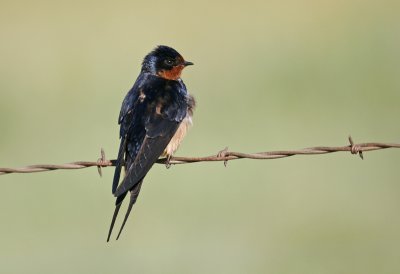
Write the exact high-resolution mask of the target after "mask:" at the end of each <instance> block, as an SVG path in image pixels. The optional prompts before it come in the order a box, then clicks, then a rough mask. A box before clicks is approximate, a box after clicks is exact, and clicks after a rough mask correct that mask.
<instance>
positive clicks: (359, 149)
mask: <svg viewBox="0 0 400 274" xmlns="http://www.w3.org/2000/svg"><path fill="white" fill-rule="evenodd" d="M349 142H350V145H347V146H339V147H335V146H316V147H309V148H304V149H299V150H278V151H267V152H257V153H242V152H234V151H228V148H225V149H224V150H222V151H220V152H219V153H218V154H216V155H210V156H205V157H172V158H171V160H170V161H169V162H168V161H167V159H166V158H162V159H159V160H157V163H158V164H166V165H167V166H169V165H177V164H189V163H198V162H216V161H222V162H224V164H225V166H226V164H227V162H228V161H230V160H237V159H254V160H266V159H279V158H285V157H290V156H294V155H317V154H327V153H333V152H340V151H346V152H351V153H352V154H358V155H359V156H360V157H361V158H362V159H363V157H364V156H363V152H366V151H372V150H380V149H387V148H400V144H397V143H372V142H371V143H360V144H355V143H354V142H353V139H352V138H351V137H349ZM115 162H116V160H107V159H106V157H105V153H104V150H103V149H101V158H99V159H98V160H97V161H96V162H90V161H78V162H72V163H66V164H58V165H57V164H43V165H30V166H25V167H20V168H0V175H4V174H11V173H34V172H44V171H51V170H58V169H82V168H87V167H93V166H96V167H97V168H98V172H99V174H100V176H101V175H102V173H101V168H102V167H108V166H115Z"/></svg>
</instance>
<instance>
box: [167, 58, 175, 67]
mask: <svg viewBox="0 0 400 274" xmlns="http://www.w3.org/2000/svg"><path fill="white" fill-rule="evenodd" d="M165 64H167V65H168V66H172V65H173V64H174V60H172V59H167V60H165Z"/></svg>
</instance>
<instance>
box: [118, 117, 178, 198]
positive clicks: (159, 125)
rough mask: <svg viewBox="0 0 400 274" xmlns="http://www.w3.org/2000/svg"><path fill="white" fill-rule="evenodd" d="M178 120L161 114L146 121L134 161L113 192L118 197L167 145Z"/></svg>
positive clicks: (143, 173) (151, 164)
mask: <svg viewBox="0 0 400 274" xmlns="http://www.w3.org/2000/svg"><path fill="white" fill-rule="evenodd" d="M179 123H180V122H178V121H175V120H170V119H168V118H164V117H162V116H161V115H158V116H157V117H154V118H153V119H149V120H148V122H147V123H146V136H145V137H144V140H143V142H142V144H141V146H140V149H139V152H138V153H137V155H136V158H135V161H134V162H133V163H132V165H131V166H130V167H129V169H128V170H127V174H126V176H125V178H124V180H123V181H122V182H121V184H120V185H119V187H118V188H117V190H116V191H115V193H114V196H116V197H118V196H121V195H123V194H124V193H126V192H127V191H129V190H131V189H132V188H133V187H134V186H135V185H136V184H137V183H138V182H139V181H140V180H141V179H143V177H144V176H145V175H146V174H147V172H148V171H149V170H150V168H151V167H152V166H153V164H154V163H155V162H156V161H157V159H158V158H159V157H160V155H161V154H162V153H163V151H164V149H165V148H166V146H167V145H168V143H169V141H170V140H171V138H172V136H173V135H174V134H175V132H176V130H177V129H178V126H179Z"/></svg>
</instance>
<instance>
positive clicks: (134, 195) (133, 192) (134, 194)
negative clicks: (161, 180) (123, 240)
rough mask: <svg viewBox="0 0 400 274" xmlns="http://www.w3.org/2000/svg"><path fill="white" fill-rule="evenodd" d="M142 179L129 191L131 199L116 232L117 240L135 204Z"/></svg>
mask: <svg viewBox="0 0 400 274" xmlns="http://www.w3.org/2000/svg"><path fill="white" fill-rule="evenodd" d="M142 183H143V179H142V180H140V181H139V183H138V184H137V185H136V186H135V187H134V188H133V189H132V190H131V198H130V200H129V206H128V210H127V211H126V214H125V218H124V221H123V222H122V225H121V228H120V230H119V232H118V236H117V240H118V239H119V236H120V235H121V232H122V230H123V229H124V226H125V224H126V221H127V220H128V217H129V214H130V213H131V210H132V207H133V205H134V204H135V203H136V200H137V198H138V196H139V192H140V188H141V187H142Z"/></svg>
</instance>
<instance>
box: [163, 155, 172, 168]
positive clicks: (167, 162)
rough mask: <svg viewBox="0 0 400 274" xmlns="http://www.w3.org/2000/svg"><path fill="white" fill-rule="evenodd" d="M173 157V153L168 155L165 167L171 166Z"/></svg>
mask: <svg viewBox="0 0 400 274" xmlns="http://www.w3.org/2000/svg"><path fill="white" fill-rule="evenodd" d="M171 159H172V155H167V158H166V159H165V167H166V168H167V169H168V168H170V167H171V165H172V164H171Z"/></svg>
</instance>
